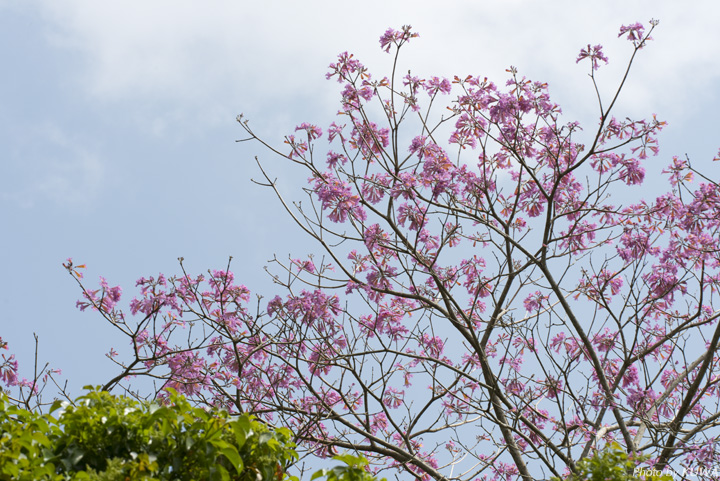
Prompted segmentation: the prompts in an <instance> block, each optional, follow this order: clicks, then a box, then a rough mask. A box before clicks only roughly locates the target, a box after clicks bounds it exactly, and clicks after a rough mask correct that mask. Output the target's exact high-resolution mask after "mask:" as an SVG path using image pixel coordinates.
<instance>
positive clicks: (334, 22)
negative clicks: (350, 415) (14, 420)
mask: <svg viewBox="0 0 720 481" xmlns="http://www.w3.org/2000/svg"><path fill="white" fill-rule="evenodd" d="M651 18H655V19H659V20H660V25H659V27H658V29H657V30H656V32H655V33H654V35H653V37H654V38H655V40H654V42H652V43H651V44H650V45H649V46H648V48H647V49H645V50H644V51H643V52H642V54H641V55H640V57H639V58H638V59H637V62H636V64H635V65H634V68H633V71H632V73H631V77H630V80H629V81H628V84H627V88H626V90H625V91H624V93H623V95H622V96H621V98H620V105H619V106H618V111H617V113H618V115H622V116H625V115H627V116H629V117H631V118H638V117H649V116H650V115H652V114H657V115H658V117H659V118H660V119H662V120H665V121H667V122H668V127H667V128H666V129H665V130H664V131H663V133H662V135H661V136H660V148H661V154H660V156H659V157H657V158H655V159H654V160H653V161H654V162H658V163H661V164H662V165H666V164H668V163H669V162H670V159H671V158H672V156H673V155H681V156H684V155H685V154H687V155H688V156H689V157H690V159H691V160H692V162H693V164H694V165H702V166H705V167H706V172H709V173H710V174H712V175H714V176H715V178H717V177H718V174H717V173H714V174H713V172H712V169H713V168H715V169H716V171H715V172H717V171H718V168H720V167H719V166H718V164H717V163H715V164H713V163H712V162H710V159H712V158H713V157H714V156H715V155H716V154H717V152H718V147H720V137H719V136H718V132H720V120H718V115H717V112H718V111H720V98H719V97H718V92H720V29H718V28H717V21H718V19H720V4H718V3H717V2H715V1H714V0H703V1H695V2H682V3H681V2H675V1H669V0H668V1H658V0H654V1H634V2H627V1H617V0H608V1H603V2H586V1H578V0H567V1H566V0H560V1H555V0H552V1H549V2H538V1H532V0H503V1H495V2H489V1H463V0H445V1H444V2H429V1H424V0H414V1H392V0H382V1H376V0H368V1H364V2H362V3H357V2H353V3H352V4H351V3H346V2H338V1H336V0H335V1H311V0H308V1H305V2H297V1H291V0H283V1H272V0H268V1H263V2H246V1H242V0H236V1H230V0H227V1H224V0H211V1H206V2H196V1H183V0H172V1H170V0H157V1H147V0H143V1H132V0H128V1H124V2H99V1H97V0H66V1H63V2H57V1H54V0H47V1H40V0H0V64H1V65H2V66H3V68H2V72H3V73H2V75H0V269H1V271H0V272H2V275H1V276H0V337H2V338H3V340H4V341H5V342H8V344H9V348H10V350H9V351H7V352H8V353H10V352H12V353H14V354H15V355H16V356H17V358H18V360H19V361H20V368H21V373H22V374H23V375H25V376H27V377H29V376H31V375H32V369H33V362H34V353H35V341H34V338H33V333H37V335H38V336H39V351H38V360H39V363H40V364H41V365H43V364H44V363H45V362H49V363H50V364H51V365H52V366H53V367H56V368H60V369H62V370H63V375H62V376H61V377H60V379H63V380H67V381H68V386H69V388H70V390H71V392H75V393H79V390H80V388H81V387H82V386H83V385H88V384H100V383H102V382H104V381H106V380H107V379H109V378H110V377H112V376H113V375H114V373H115V372H116V371H115V370H114V368H113V365H112V364H111V363H110V362H109V361H108V360H106V359H105V357H104V354H105V353H106V352H108V351H109V349H110V348H111V347H115V348H123V347H125V339H122V338H120V337H118V336H117V334H116V333H114V332H113V328H112V327H111V326H108V325H106V324H105V323H104V321H103V320H102V319H101V318H100V317H99V316H98V315H97V314H94V313H90V312H84V313H81V312H79V311H78V310H77V309H76V308H75V301H76V300H77V299H78V298H79V297H80V290H79V288H78V286H77V284H76V283H75V282H74V281H73V279H72V278H71V277H70V276H69V275H68V274H67V272H66V271H65V270H64V269H63V268H62V265H61V264H62V262H63V261H64V260H65V259H66V258H68V257H72V258H73V259H74V261H75V262H76V263H85V264H86V265H87V266H88V267H87V269H86V278H85V281H86V282H87V283H88V284H89V286H91V287H92V286H95V285H97V280H98V277H99V276H104V277H105V278H107V279H108V282H109V283H110V284H111V285H121V286H123V289H124V298H125V300H129V299H130V298H131V297H132V296H133V295H134V294H135V292H136V291H135V290H134V281H135V280H136V279H138V278H139V277H141V276H150V275H155V276H156V275H157V274H158V273H159V272H164V273H166V274H167V275H172V274H177V273H178V272H179V271H180V270H179V265H178V261H177V258H178V257H181V256H182V257H184V259H185V266H186V268H187V269H188V271H190V272H191V273H202V272H205V271H206V270H207V269H218V268H222V267H224V266H225V265H226V264H227V260H228V257H229V256H233V258H234V259H233V264H232V266H233V270H234V271H235V273H236V277H237V279H238V280H239V281H240V282H242V283H244V284H246V285H247V286H248V287H250V289H251V290H252V291H253V292H260V293H263V294H264V295H266V296H270V295H272V294H273V286H272V284H271V282H270V280H269V277H268V275H267V274H266V273H265V272H264V270H263V267H264V266H265V265H267V263H268V260H269V259H271V258H272V257H273V256H274V255H277V256H278V257H279V258H287V256H288V255H290V254H292V255H293V257H302V256H303V255H304V254H307V253H309V252H312V251H313V250H314V249H315V248H314V246H313V245H312V244H311V243H310V242H309V241H307V240H305V239H303V237H302V236H301V233H300V231H299V229H297V228H295V227H294V225H293V224H292V223H291V221H290V219H289V218H288V217H287V216H286V215H284V213H283V210H282V207H281V206H280V204H279V202H278V201H277V199H276V198H275V197H274V194H272V192H270V191H269V190H268V189H264V188H262V187H260V186H258V185H256V184H254V183H253V182H252V180H251V179H256V180H258V179H259V178H260V172H259V169H258V167H257V165H256V163H255V157H256V156H258V158H259V160H260V161H261V162H263V165H264V166H266V168H267V169H268V171H269V172H270V174H271V175H273V176H277V177H278V179H279V183H280V187H281V190H282V191H283V193H284V194H286V195H287V196H288V198H289V199H293V198H297V188H298V186H301V185H302V182H303V181H304V180H305V176H306V174H304V173H303V172H302V171H296V170H293V169H291V168H288V167H287V165H286V164H285V163H283V162H282V161H281V160H282V159H278V158H275V157H273V156H272V155H271V154H270V153H269V152H268V151H267V150H265V149H263V148H262V146H260V145H259V144H257V143H251V142H243V143H237V142H235V141H236V140H237V139H240V138H243V137H244V136H243V132H242V130H241V129H240V128H239V126H238V125H237V123H236V121H235V118H236V116H237V114H239V113H244V114H245V117H246V118H249V119H250V121H251V126H252V127H253V129H254V130H255V131H256V133H257V134H258V135H259V136H261V137H263V138H264V139H266V140H267V141H268V142H270V143H273V144H276V145H282V139H283V137H284V135H286V134H288V133H292V130H293V129H294V126H296V125H298V124H300V123H302V122H305V121H308V122H313V123H317V124H318V125H321V126H324V127H326V126H327V125H329V123H330V122H332V121H333V120H334V115H335V113H336V112H337V110H338V106H339V104H338V102H337V101H338V99H339V86H338V84H336V83H335V82H331V81H327V80H325V72H326V71H327V66H328V64H329V63H331V62H333V61H334V59H335V56H336V55H337V54H338V53H340V52H343V51H349V52H353V53H354V54H355V55H356V57H358V58H359V59H360V60H361V61H362V62H363V63H364V64H365V65H366V66H367V67H368V68H369V69H370V71H371V72H373V73H374V76H375V77H382V76H384V75H389V68H390V66H391V57H390V56H389V55H387V54H385V53H384V52H382V51H381V50H380V48H379V43H378V39H379V37H380V35H381V34H382V33H383V32H384V31H385V29H386V28H388V27H394V28H399V27H400V26H402V25H405V24H410V25H412V26H413V27H414V30H416V31H418V32H419V33H420V37H419V38H417V39H414V40H413V42H412V43H411V44H409V45H408V47H407V49H406V50H405V53H404V54H403V60H402V64H401V65H402V67H403V68H404V69H412V71H413V73H417V74H418V75H420V76H429V75H437V76H446V77H450V78H452V76H454V75H459V76H465V75H468V74H474V75H481V76H487V77H489V78H490V79H491V80H493V81H495V82H496V83H498V84H502V83H504V81H505V80H506V78H507V74H506V72H505V69H507V68H508V67H509V66H510V65H513V66H515V67H517V68H518V70H519V72H520V74H521V75H525V76H527V77H528V78H530V79H533V80H539V81H544V82H548V83H549V85H550V94H551V96H552V98H553V100H554V101H555V102H557V103H558V104H560V106H561V107H562V108H563V111H564V114H565V119H566V120H567V121H570V120H573V119H577V120H580V121H581V123H582V124H583V125H586V126H587V128H588V131H589V130H590V127H591V126H592V123H593V122H594V121H595V120H596V119H597V116H598V113H597V112H598V111H597V105H596V102H595V98H594V93H593V90H592V85H591V83H590V81H589V79H588V76H587V73H588V70H587V66H586V65H583V64H579V65H576V63H575V59H576V57H577V54H578V52H579V50H580V48H582V47H585V46H587V45H588V44H593V45H595V44H598V43H601V44H603V45H604V46H605V53H606V54H607V55H608V57H609V58H610V64H609V65H608V66H607V67H604V68H602V69H601V70H600V72H599V77H598V78H599V82H600V85H601V90H602V92H603V93H604V94H606V95H607V94H608V93H609V92H611V90H612V88H613V87H615V86H616V85H617V83H618V81H619V79H620V77H621V75H622V71H623V68H624V67H625V65H626V62H627V59H628V58H629V55H630V53H631V46H630V44H629V43H628V42H626V41H624V40H621V39H618V38H617V32H618V29H619V27H620V25H623V24H630V23H634V22H637V21H641V22H645V23H647V22H648V20H650V19H651Z"/></svg>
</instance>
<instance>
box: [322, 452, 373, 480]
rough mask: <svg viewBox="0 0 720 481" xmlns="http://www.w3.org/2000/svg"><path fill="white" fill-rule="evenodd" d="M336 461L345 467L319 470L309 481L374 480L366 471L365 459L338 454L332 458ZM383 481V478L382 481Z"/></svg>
mask: <svg viewBox="0 0 720 481" xmlns="http://www.w3.org/2000/svg"><path fill="white" fill-rule="evenodd" d="M333 459H334V460H336V461H342V462H343V463H345V466H342V465H340V466H336V467H334V468H331V469H321V470H320V471H318V472H316V473H315V474H313V475H312V477H311V478H310V481H312V480H314V479H317V478H323V477H324V478H327V479H326V481H374V480H375V479H376V478H375V476H373V475H372V474H370V473H369V472H367V470H366V469H365V468H366V467H367V464H368V462H367V459H365V458H360V457H357V456H353V455H351V454H340V455H338V456H335V457H333ZM382 481H385V478H383V479H382Z"/></svg>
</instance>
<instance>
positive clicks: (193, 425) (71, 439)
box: [0, 390, 297, 481]
mask: <svg viewBox="0 0 720 481" xmlns="http://www.w3.org/2000/svg"><path fill="white" fill-rule="evenodd" d="M169 400H170V402H169V403H168V404H167V405H158V404H155V403H142V402H138V401H135V400H133V399H130V398H127V397H122V396H113V395H111V394H109V393H107V392H101V391H97V390H91V391H89V392H88V393H87V394H86V395H85V396H82V397H80V398H78V399H77V400H76V402H75V403H74V405H62V404H61V403H59V402H58V403H55V404H54V405H53V407H52V409H51V411H50V414H39V413H34V412H30V411H27V410H24V409H21V408H18V407H17V406H13V405H12V404H10V402H9V401H8V400H7V398H6V397H5V396H4V395H3V396H2V397H0V480H10V479H13V480H16V479H17V480H61V479H78V480H126V479H133V480H136V479H142V480H165V479H173V480H242V481H256V480H258V479H263V480H273V479H277V480H280V479H283V478H286V477H287V475H286V474H285V469H286V468H287V467H288V466H289V465H290V464H291V463H292V462H293V461H294V460H295V459H296V458H297V454H296V452H295V450H294V447H295V445H294V444H293V443H292V441H291V434H290V431H289V430H287V429H285V428H281V429H274V430H271V429H269V428H268V427H267V426H266V425H264V424H263V423H261V422H259V421H257V420H256V419H254V418H252V417H250V416H245V415H243V416H239V417H236V418H231V417H230V416H229V415H228V414H227V413H226V412H224V411H213V412H208V411H206V410H204V409H201V408H196V407H193V406H191V405H190V404H189V403H188V402H187V400H185V399H184V398H183V397H181V396H179V395H177V394H175V393H172V394H171V395H170V398H169ZM54 413H56V414H57V417H54V416H53V414H54Z"/></svg>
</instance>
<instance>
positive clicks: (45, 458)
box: [0, 394, 63, 481]
mask: <svg viewBox="0 0 720 481" xmlns="http://www.w3.org/2000/svg"><path fill="white" fill-rule="evenodd" d="M59 434H60V433H59V430H58V427H57V425H56V421H55V419H54V418H52V417H51V416H41V415H38V414H35V413H33V412H30V411H27V410H25V409H21V408H19V407H17V406H14V405H12V404H10V403H9V401H8V399H7V397H6V396H5V395H4V394H3V395H2V396H0V480H3V481H5V480H11V479H12V480H20V481H25V480H27V481H34V480H39V479H47V480H54V479H63V478H62V477H61V476H57V475H55V465H54V464H53V463H52V462H50V461H49V458H50V457H51V456H52V439H54V438H55V437H56V436H58V435H59Z"/></svg>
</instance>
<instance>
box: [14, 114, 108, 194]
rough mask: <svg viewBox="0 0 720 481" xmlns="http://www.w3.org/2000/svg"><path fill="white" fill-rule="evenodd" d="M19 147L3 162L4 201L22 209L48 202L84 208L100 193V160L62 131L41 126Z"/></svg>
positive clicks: (102, 172)
mask: <svg viewBox="0 0 720 481" xmlns="http://www.w3.org/2000/svg"><path fill="white" fill-rule="evenodd" d="M30 139H32V140H30ZM21 145H22V146H23V147H22V148H20V149H18V151H16V152H14V153H13V154H12V155H11V156H10V158H8V159H7V162H5V163H4V167H3V172H2V174H3V178H4V179H5V185H4V186H3V188H2V189H1V191H2V199H3V200H4V201H6V202H10V203H12V204H15V205H16V206H19V207H22V208H32V207H35V206H36V205H38V204H44V203H48V202H49V203H51V204H53V205H61V206H67V205H70V206H73V207H75V208H78V207H79V208H83V206H87V205H89V204H91V203H92V202H93V201H94V200H95V198H96V197H97V195H98V193H99V192H100V191H101V190H102V188H103V183H104V180H105V167H104V166H103V163H102V161H101V159H100V158H99V157H98V156H97V155H96V154H95V153H94V152H92V151H91V150H90V149H88V148H87V147H86V146H85V145H84V142H81V141H79V140H77V139H74V138H72V137H71V136H70V135H68V134H67V133H66V132H64V131H63V130H62V129H61V128H59V127H57V126H54V125H44V126H43V127H42V128H38V129H35V130H34V131H33V132H27V137H26V138H25V139H23V140H21Z"/></svg>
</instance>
